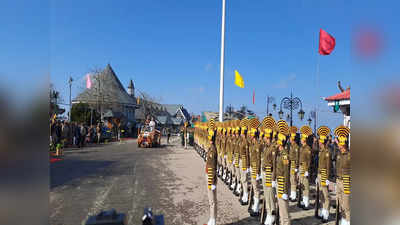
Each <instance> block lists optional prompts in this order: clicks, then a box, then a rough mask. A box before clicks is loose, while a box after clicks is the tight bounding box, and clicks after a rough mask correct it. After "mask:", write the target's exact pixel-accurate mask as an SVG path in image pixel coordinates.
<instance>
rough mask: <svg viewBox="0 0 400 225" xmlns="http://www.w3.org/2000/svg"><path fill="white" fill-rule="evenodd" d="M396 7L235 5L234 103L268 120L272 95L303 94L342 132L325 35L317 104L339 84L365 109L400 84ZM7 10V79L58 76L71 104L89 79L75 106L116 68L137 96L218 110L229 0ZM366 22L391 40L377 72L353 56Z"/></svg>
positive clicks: (325, 65) (262, 0)
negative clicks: (91, 82)
mask: <svg viewBox="0 0 400 225" xmlns="http://www.w3.org/2000/svg"><path fill="white" fill-rule="evenodd" d="M117 2H118V3H117ZM389 3H390V4H383V3H382V2H375V3H374V2H365V1H345V0H337V1H331V2H329V3H327V2H323V1H311V0H299V1H292V0H283V1H266V0H254V1H249V0H235V1H233V0H227V17H226V42H225V46H226V49H225V50H226V55H225V106H226V105H227V104H232V105H233V106H234V107H239V106H240V105H242V104H244V105H247V106H249V108H250V109H252V110H254V111H255V112H257V113H258V114H259V115H260V116H264V115H265V111H266V104H265V98H266V96H267V95H272V96H274V97H275V98H276V99H277V100H280V99H281V98H282V97H285V96H288V95H290V91H291V90H293V92H294V95H295V96H298V97H300V98H301V99H302V100H303V104H304V107H303V108H304V110H305V111H306V113H307V114H308V113H309V111H310V109H311V107H314V106H315V105H316V104H318V105H319V108H320V109H321V117H320V121H321V123H326V124H328V125H329V126H332V127H333V126H336V124H337V123H340V122H341V119H342V117H341V115H340V114H333V113H331V112H330V111H332V110H331V109H330V108H328V107H327V106H326V104H325V102H323V101H321V100H318V99H319V98H318V90H317V88H316V82H315V79H316V66H317V57H318V32H319V29H320V28H322V29H324V30H325V31H327V32H328V33H330V34H331V35H333V36H334V37H335V38H336V48H335V50H334V52H333V53H332V54H331V55H329V56H321V57H320V82H319V85H320V89H319V95H320V96H329V95H332V94H335V93H338V88H337V86H336V82H337V81H338V80H341V81H342V83H343V85H344V86H347V85H351V87H352V100H353V98H354V99H356V100H360V102H363V100H364V99H365V97H364V96H363V93H365V92H368V91H367V90H366V88H365V87H368V88H371V89H372V88H374V87H376V86H377V85H378V83H377V82H376V80H378V78H379V80H390V81H391V80H393V79H396V77H398V76H396V75H398V73H397V74H396V72H397V71H396V67H398V66H397V62H398V60H396V56H397V52H399V50H400V49H399V44H397V43H396V40H398V39H399V35H400V33H399V32H398V31H397V30H398V24H397V25H396V23H398V21H399V18H398V17H399V16H397V15H396V13H397V12H396V11H395V9H396V8H398V6H399V3H396V2H395V1H393V2H389ZM360 4H361V6H360ZM4 5H5V6H4V7H3V9H1V13H0V19H2V21H4V22H5V24H4V25H5V27H4V26H3V28H2V31H1V32H2V33H3V35H0V43H3V45H2V48H3V50H4V51H3V52H4V53H6V54H0V59H1V61H2V62H3V66H2V69H1V70H0V72H1V73H2V74H5V77H6V80H10V81H14V80H16V79H19V78H18V77H24V78H25V80H26V81H27V82H29V79H32V78H33V77H34V76H39V75H48V74H51V82H52V83H53V84H54V85H55V87H56V89H58V90H59V91H60V92H61V94H62V96H63V97H64V98H65V101H66V102H68V95H69V93H68V85H67V80H68V77H69V76H70V75H72V76H73V77H74V78H75V79H76V80H80V82H75V86H74V88H73V94H72V95H73V97H74V96H76V94H77V92H78V91H79V90H81V87H82V85H81V83H82V77H84V75H85V74H86V73H87V72H89V71H90V70H91V69H92V68H95V67H101V68H103V67H105V66H106V64H107V63H110V64H111V66H112V67H113V69H114V70H115V72H116V74H117V76H118V77H119V78H120V80H121V82H122V83H123V84H124V85H125V86H127V85H128V82H129V79H131V78H132V79H133V80H134V82H135V85H136V87H137V88H138V89H140V90H141V91H144V92H146V93H149V94H150V95H152V96H154V97H161V98H162V102H163V103H181V104H184V105H185V107H186V108H187V109H188V110H189V111H190V112H194V113H200V112H201V111H217V110H218V94H219V60H220V57H219V55H220V27H221V5H222V3H221V1H220V0H203V1H189V0H186V1H185V0H180V1H177V0H146V1H136V0H135V1H122V0H121V1H106V0H96V1H94V0H93V1H92V0H87V1H64V0H57V1H50V2H49V1H38V2H35V3H33V2H30V1H13V2H11V1H9V2H7V3H5V4H4ZM396 6H397V7H396ZM396 21H397V22H396ZM362 22H367V23H372V24H374V25H377V26H378V27H379V28H381V29H382V31H383V33H384V34H385V38H386V39H385V43H388V44H387V46H386V48H385V49H384V50H385V51H384V54H382V56H381V57H380V58H379V60H376V61H374V62H373V63H372V64H371V63H370V64H367V63H360V62H359V61H357V60H355V59H354V55H352V31H353V30H354V27H355V26H356V25H357V24H359V23H362ZM235 69H237V70H238V71H239V72H240V73H241V74H242V76H243V78H244V80H245V88H244V89H240V88H238V87H236V86H234V82H233V81H234V72H233V71H234V70H235ZM32 74H34V75H32ZM15 75H17V76H15ZM365 78H368V79H365ZM381 78H383V79H381ZM78 83H80V85H78ZM78 86H80V87H78ZM359 87H362V88H359ZM20 88H21V87H20ZM21 89H23V88H21ZM253 90H255V93H256V101H255V102H256V104H255V105H252V92H253ZM21 93H24V92H23V91H22V92H21ZM352 102H353V101H352ZM277 103H279V102H277ZM296 122H297V121H296ZM303 123H304V122H303ZM303 123H301V122H300V123H297V125H299V126H300V125H302V124H303Z"/></svg>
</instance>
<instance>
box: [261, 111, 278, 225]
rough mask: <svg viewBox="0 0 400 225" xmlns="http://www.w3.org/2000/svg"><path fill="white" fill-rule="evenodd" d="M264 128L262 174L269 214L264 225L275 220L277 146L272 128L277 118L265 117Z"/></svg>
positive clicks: (268, 224)
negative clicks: (274, 190) (274, 188)
mask: <svg viewBox="0 0 400 225" xmlns="http://www.w3.org/2000/svg"><path fill="white" fill-rule="evenodd" d="M262 124H263V127H262V130H264V143H263V148H264V149H263V152H262V154H261V168H262V172H261V176H262V187H263V190H264V202H265V211H266V213H267V216H266V218H265V221H264V225H272V224H273V223H274V222H275V216H276V211H275V198H274V192H273V187H274V186H276V183H275V176H274V175H275V173H274V170H275V157H276V148H275V145H273V144H272V141H271V139H272V130H273V129H274V127H275V120H274V119H273V118H272V117H271V116H268V117H265V118H264V120H263V122H262Z"/></svg>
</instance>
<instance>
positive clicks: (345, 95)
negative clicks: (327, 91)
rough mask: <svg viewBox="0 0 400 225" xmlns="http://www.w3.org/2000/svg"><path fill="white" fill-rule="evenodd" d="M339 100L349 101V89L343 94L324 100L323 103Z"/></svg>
mask: <svg viewBox="0 0 400 225" xmlns="http://www.w3.org/2000/svg"><path fill="white" fill-rule="evenodd" d="M339 100H350V89H347V90H346V91H344V92H341V93H339V94H336V95H332V96H330V97H327V98H325V101H339Z"/></svg>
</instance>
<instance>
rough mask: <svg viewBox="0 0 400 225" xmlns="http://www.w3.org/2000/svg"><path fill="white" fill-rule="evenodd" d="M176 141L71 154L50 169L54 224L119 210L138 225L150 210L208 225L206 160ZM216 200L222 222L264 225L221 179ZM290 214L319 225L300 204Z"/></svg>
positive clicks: (175, 220)
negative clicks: (249, 212)
mask: <svg viewBox="0 0 400 225" xmlns="http://www.w3.org/2000/svg"><path fill="white" fill-rule="evenodd" d="M172 139H173V141H172V142H171V143H170V144H169V145H166V144H165V140H164V139H163V140H162V142H163V143H164V145H162V146H161V147H159V148H151V149H149V148H147V149H143V148H138V147H137V143H136V141H132V140H130V141H127V142H123V143H121V144H119V143H118V144H115V143H114V144H109V145H104V146H100V147H91V148H85V149H82V150H76V151H70V152H66V154H65V157H64V160H63V161H59V162H55V163H52V164H51V166H50V168H51V169H50V175H51V176H50V178H51V180H50V196H49V197H50V224H51V225H79V224H84V223H85V221H86V220H87V218H88V217H89V216H90V215H94V214H97V213H98V212H100V211H101V210H109V209H112V208H114V209H116V210H117V211H118V212H124V213H126V215H127V220H128V225H136V224H141V217H142V216H143V209H144V208H145V207H152V209H153V213H154V214H155V215H157V214H163V215H164V219H165V224H168V225H172V224H176V225H183V224H199V225H202V224H205V223H207V220H208V213H209V212H208V199H207V189H206V180H205V177H204V176H205V172H204V161H203V160H202V159H201V158H200V157H199V155H198V154H197V153H196V152H195V151H194V150H193V148H191V147H190V148H188V149H187V150H185V149H183V148H182V146H180V139H178V138H176V137H174V138H172ZM217 196H218V197H217V198H218V204H217V206H218V218H217V224H229V225H241V224H250V225H252V224H259V223H258V222H257V220H256V219H254V218H251V217H249V214H248V212H247V206H241V205H240V204H239V202H238V198H237V197H235V196H234V195H233V194H232V192H231V191H230V190H229V189H228V188H227V186H225V184H223V183H222V182H220V181H219V182H218V185H217ZM333 212H334V209H331V213H333ZM290 213H291V216H292V219H293V221H292V224H304V225H305V224H307V225H310V224H320V223H319V220H317V219H315V218H314V217H313V215H314V210H309V211H303V210H300V209H298V208H297V207H295V203H291V207H290ZM333 218H334V215H333V214H332V215H331V219H332V220H333ZM329 224H334V221H331V222H330V223H329Z"/></svg>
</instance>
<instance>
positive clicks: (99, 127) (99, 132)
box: [96, 123, 101, 144]
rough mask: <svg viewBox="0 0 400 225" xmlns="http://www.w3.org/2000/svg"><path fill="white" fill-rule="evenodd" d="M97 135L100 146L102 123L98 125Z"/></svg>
mask: <svg viewBox="0 0 400 225" xmlns="http://www.w3.org/2000/svg"><path fill="white" fill-rule="evenodd" d="M96 133H97V144H100V140H101V126H100V123H99V124H97V127H96Z"/></svg>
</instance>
